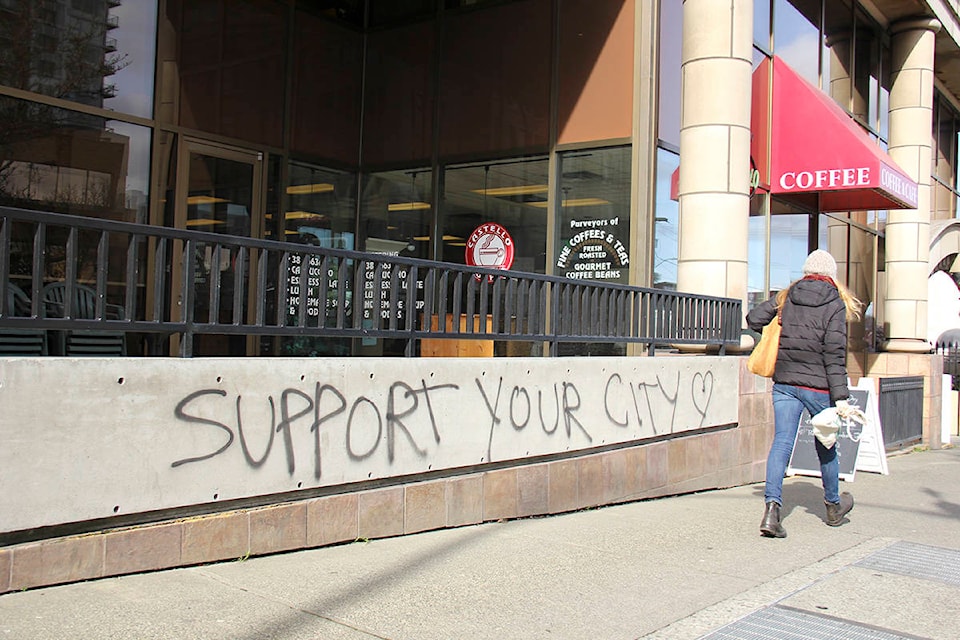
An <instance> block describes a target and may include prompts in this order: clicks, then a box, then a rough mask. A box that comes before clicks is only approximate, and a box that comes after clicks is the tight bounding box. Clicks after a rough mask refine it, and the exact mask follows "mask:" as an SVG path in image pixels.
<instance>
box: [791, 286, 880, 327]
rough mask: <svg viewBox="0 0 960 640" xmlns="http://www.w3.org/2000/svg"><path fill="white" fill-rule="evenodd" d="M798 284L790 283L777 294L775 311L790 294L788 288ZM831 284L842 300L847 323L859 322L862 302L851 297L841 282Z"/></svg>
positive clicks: (851, 294) (853, 296) (850, 293)
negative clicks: (845, 310)
mask: <svg viewBox="0 0 960 640" xmlns="http://www.w3.org/2000/svg"><path fill="white" fill-rule="evenodd" d="M801 279H802V278H801ZM798 282H800V280H794V281H793V282H791V283H790V286H789V287H787V288H786V289H781V290H780V291H778V292H777V310H780V309H782V308H783V303H784V302H786V301H787V294H788V293H789V292H790V288H791V287H793V285H795V284H796V283H798ZM831 282H833V284H834V285H835V286H836V287H837V293H839V294H840V299H841V300H843V306H845V307H846V308H847V322H851V321H853V320H859V319H860V309H862V308H863V302H862V301H861V300H860V299H859V298H857V296H855V295H853V293H852V292H851V291H850V290H849V289H847V287H846V286H845V285H844V284H843V283H842V282H838V281H836V280H831Z"/></svg>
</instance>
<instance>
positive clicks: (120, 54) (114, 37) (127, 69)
mask: <svg viewBox="0 0 960 640" xmlns="http://www.w3.org/2000/svg"><path fill="white" fill-rule="evenodd" d="M107 5H108V6H110V5H115V6H112V7H111V8H110V12H109V15H108V17H107V22H108V28H109V31H108V33H107V37H106V40H105V42H104V45H105V49H106V55H105V57H104V63H105V65H106V68H107V69H108V70H110V71H113V74H112V75H110V76H107V77H106V78H105V80H104V98H105V99H104V101H103V106H104V107H106V108H107V109H113V110H114V111H119V112H121V113H130V114H133V115H136V116H141V117H144V118H149V117H151V116H152V115H153V76H154V64H155V62H156V42H157V38H156V32H157V3H156V0H146V1H144V0H136V1H134V2H120V1H116V2H108V3H107Z"/></svg>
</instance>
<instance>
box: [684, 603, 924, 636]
mask: <svg viewBox="0 0 960 640" xmlns="http://www.w3.org/2000/svg"><path fill="white" fill-rule="evenodd" d="M700 640H909V637H908V636H899V635H896V634H894V633H890V632H887V631H880V630H879V629H871V628H870V627H864V626H860V625H858V624H853V623H852V622H844V621H842V620H836V619H834V618H827V617H824V616H818V615H816V614H813V613H805V612H803V611H797V610H795V609H787V608H783V607H767V608H766V609H761V610H759V611H755V612H754V613H751V614H750V615H748V616H746V617H745V618H741V619H740V620H737V621H736V622H734V623H732V624H729V625H727V626H725V627H722V628H720V629H717V630H716V631H714V632H712V633H710V634H708V635H705V636H702V637H701V638H700Z"/></svg>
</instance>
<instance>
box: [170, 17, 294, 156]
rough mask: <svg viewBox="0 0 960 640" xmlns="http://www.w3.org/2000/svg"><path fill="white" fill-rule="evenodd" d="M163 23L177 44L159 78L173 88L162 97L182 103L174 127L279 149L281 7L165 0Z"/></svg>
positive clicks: (282, 46) (282, 56)
mask: <svg viewBox="0 0 960 640" xmlns="http://www.w3.org/2000/svg"><path fill="white" fill-rule="evenodd" d="M163 19H164V20H165V21H166V25H167V26H166V28H168V29H172V30H173V33H175V34H176V36H177V38H176V40H175V43H173V44H175V45H176V46H171V47H169V48H168V49H167V50H165V51H163V53H162V58H161V60H162V61H163V62H164V63H174V64H165V66H164V70H165V73H163V74H161V78H162V82H163V83H164V84H166V83H170V84H172V85H173V86H165V87H163V89H162V90H163V92H164V94H165V95H169V96H171V97H173V96H177V97H178V98H179V101H178V103H177V107H178V110H177V111H176V113H177V114H178V116H179V123H180V124H181V125H183V126H185V127H189V128H191V129H198V130H201V131H206V132H210V133H216V134H220V135H224V136H229V137H233V138H239V139H242V140H248V141H251V142H257V143H261V144H270V145H274V146H280V145H281V144H282V143H283V136H282V125H283V106H284V105H283V96H284V95H285V87H286V82H285V76H284V69H285V66H284V61H285V56H286V48H287V42H288V34H287V23H288V22H289V19H288V12H287V8H286V6H285V5H284V4H281V3H278V2H275V1H274V0H242V1H241V0H212V1H207V2H193V1H190V0H168V2H167V3H166V14H165V15H164V16H163ZM178 74H179V75H178ZM172 113H173V112H171V113H167V111H161V113H160V114H158V115H159V116H160V117H163V118H165V119H166V118H168V117H172Z"/></svg>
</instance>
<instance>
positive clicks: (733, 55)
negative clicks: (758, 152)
mask: <svg viewBox="0 0 960 640" xmlns="http://www.w3.org/2000/svg"><path fill="white" fill-rule="evenodd" d="M752 45H753V0H685V2H684V3H683V50H682V55H681V80H682V84H681V86H682V96H681V114H680V178H679V196H680V197H679V201H680V207H679V210H680V248H679V256H678V267H677V288H678V289H679V290H680V291H684V292H688V293H702V294H707V295H715V296H726V297H731V298H740V299H741V300H743V306H744V312H746V299H747V256H748V246H747V239H748V235H749V233H748V228H749V216H750V199H749V191H750V184H749V182H750V89H751V72H752V55H753V49H752Z"/></svg>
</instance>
